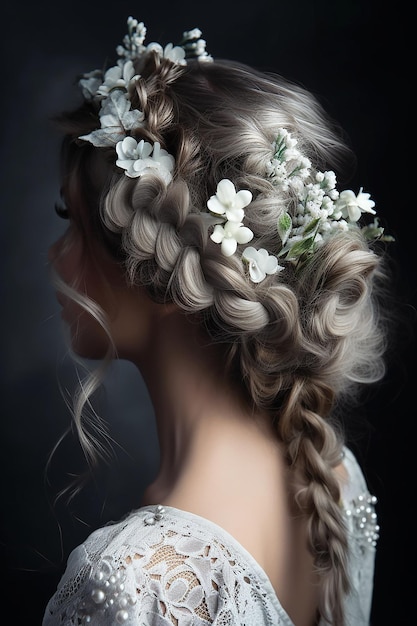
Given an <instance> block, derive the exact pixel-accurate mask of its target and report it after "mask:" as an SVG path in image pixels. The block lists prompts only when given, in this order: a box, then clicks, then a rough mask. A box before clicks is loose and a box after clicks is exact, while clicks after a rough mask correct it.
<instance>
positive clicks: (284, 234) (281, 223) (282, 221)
mask: <svg viewBox="0 0 417 626" xmlns="http://www.w3.org/2000/svg"><path fill="white" fill-rule="evenodd" d="M277 226H278V235H279V236H280V238H281V241H282V245H284V244H285V242H286V241H287V239H288V237H289V234H290V232H291V229H292V219H291V215H289V213H287V212H286V211H285V212H284V213H282V215H280V216H279V218H278V225H277Z"/></svg>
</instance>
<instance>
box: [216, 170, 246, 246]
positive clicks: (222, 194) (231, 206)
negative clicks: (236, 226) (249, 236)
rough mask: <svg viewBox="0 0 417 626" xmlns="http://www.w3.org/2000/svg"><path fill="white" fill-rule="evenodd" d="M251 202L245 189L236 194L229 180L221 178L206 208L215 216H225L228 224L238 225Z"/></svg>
mask: <svg viewBox="0 0 417 626" xmlns="http://www.w3.org/2000/svg"><path fill="white" fill-rule="evenodd" d="M251 201H252V193H251V192H250V191H248V190H247V189H241V191H238V192H236V188H235V186H234V184H233V183H232V181H231V180H229V179H228V178H223V180H221V181H220V182H219V184H218V185H217V190H216V194H215V195H214V196H211V198H209V200H208V201H207V206H208V208H209V210H210V211H211V212H212V213H215V214H216V215H225V217H226V219H227V220H229V221H230V222H237V223H240V222H241V221H242V220H243V217H244V215H245V213H244V211H243V208H244V207H245V206H248V204H250V203H251ZM243 243H245V242H243Z"/></svg>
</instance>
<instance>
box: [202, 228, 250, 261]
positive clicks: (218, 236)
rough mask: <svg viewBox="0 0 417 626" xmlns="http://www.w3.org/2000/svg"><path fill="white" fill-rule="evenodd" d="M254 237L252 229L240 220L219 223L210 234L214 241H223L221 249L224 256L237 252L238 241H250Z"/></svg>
mask: <svg viewBox="0 0 417 626" xmlns="http://www.w3.org/2000/svg"><path fill="white" fill-rule="evenodd" d="M252 237H253V232H252V231H251V229H250V228H247V227H246V226H243V225H242V223H240V222H226V223H225V224H224V225H221V224H217V226H215V227H214V230H213V232H212V234H211V235H210V239H211V240H212V241H214V242H215V243H221V251H222V254H224V256H232V254H234V253H235V252H236V248H237V244H238V243H248V242H249V241H250V240H251V239H252Z"/></svg>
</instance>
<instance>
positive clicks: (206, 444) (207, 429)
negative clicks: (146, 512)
mask: <svg viewBox="0 0 417 626" xmlns="http://www.w3.org/2000/svg"><path fill="white" fill-rule="evenodd" d="M154 330H155V332H153V335H152V336H153V342H152V346H151V347H150V348H149V350H147V354H142V355H141V356H140V359H138V363H137V364H138V366H139V368H140V371H141V373H142V375H143V377H144V380H145V383H146V385H147V387H148V390H149V393H150V397H151V400H152V403H153V407H154V411H155V417H156V421H157V432H158V439H159V446H160V468H159V472H158V475H157V477H156V479H155V481H154V483H153V484H152V485H151V486H150V487H149V488H148V490H147V491H146V492H145V496H144V500H145V502H144V503H150V502H160V501H164V502H165V503H168V502H171V503H173V502H177V503H180V502H181V503H184V502H187V501H192V502H194V504H196V503H197V501H198V500H199V499H201V497H203V496H202V494H204V493H206V494H207V493H209V492H211V493H215V494H217V496H220V491H222V490H223V491H224V493H223V496H222V497H225V498H226V497H227V496H230V491H231V490H233V491H234V497H235V498H236V497H237V496H238V494H239V489H240V490H241V486H242V485H245V489H244V494H243V493H242V497H243V495H245V497H248V496H249V495H250V493H252V497H253V491H254V490H256V485H259V481H260V480H262V479H263V480H265V476H266V475H268V474H269V475H270V476H271V477H272V476H273V475H275V477H276V468H277V456H278V455H277V450H278V442H277V440H276V436H275V434H274V432H273V428H272V425H271V424H270V421H269V419H268V416H266V415H264V414H262V413H261V412H260V411H258V412H253V411H252V410H251V407H249V406H248V404H247V402H246V401H245V399H244V394H243V393H242V392H241V391H240V390H238V389H237V388H236V386H234V385H232V383H231V382H230V381H229V380H228V379H227V378H226V377H225V376H224V374H223V371H224V354H223V350H222V347H221V346H220V345H216V344H214V343H212V342H210V340H209V339H208V337H207V335H206V333H205V331H204V329H203V328H201V327H200V326H198V325H196V324H195V323H194V322H193V321H191V320H190V319H188V318H187V317H186V316H184V315H182V314H179V313H172V314H170V315H167V316H165V317H164V318H163V320H162V323H161V322H157V328H156V329H154ZM213 485H216V488H215V489H211V487H212V486H213ZM199 494H200V495H199ZM179 508H181V507H179Z"/></svg>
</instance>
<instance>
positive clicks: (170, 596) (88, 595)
mask: <svg viewBox="0 0 417 626" xmlns="http://www.w3.org/2000/svg"><path fill="white" fill-rule="evenodd" d="M345 465H346V468H347V470H348V473H349V476H350V482H349V485H348V486H347V488H346V493H344V503H345V510H346V518H347V522H348V526H349V532H350V541H351V575H352V581H353V591H352V593H351V595H350V596H349V597H348V598H347V601H346V614H347V623H348V624H349V625H351V626H366V625H367V624H369V615H370V608H371V600H372V587H373V586H372V580H373V568H374V558H375V545H374V543H375V542H373V541H371V540H370V537H372V536H373V535H372V532H373V531H374V530H375V528H374V527H373V526H372V524H374V525H375V518H374V517H373V515H372V513H373V505H372V504H369V502H368V500H369V494H368V493H367V491H366V485H365V481H364V478H363V475H362V472H361V470H360V469H359V466H358V465H357V463H356V460H355V459H354V457H353V455H352V453H351V452H350V451H349V450H346V456H345ZM358 502H359V503H362V502H366V507H365V508H366V511H367V513H368V518H369V524H366V523H365V524H364V523H363V520H364V519H365V518H364V515H363V509H362V508H361V506H358ZM84 624H85V625H87V624H88V625H90V626H96V625H97V626H98V625H100V626H110V625H112V626H114V625H117V624H126V625H129V626H208V625H211V624H213V625H215V626H226V625H227V626H230V625H234V626H251V625H253V626H293V623H292V621H291V619H290V618H289V616H288V615H287V613H286V612H285V611H284V609H283V607H282V606H281V604H280V601H279V599H278V598H277V596H276V593H275V591H274V589H273V587H272V585H271V583H270V581H269V579H268V577H267V575H266V573H265V572H264V570H263V569H262V568H261V567H260V566H259V564H258V563H257V562H256V561H255V559H254V558H253V557H252V556H251V555H250V554H249V553H248V552H247V551H246V550H245V549H244V548H243V546H241V545H240V544H239V543H238V542H237V541H236V540H235V539H234V538H233V537H232V536H231V535H230V534H228V533H227V532H226V531H225V530H223V529H222V528H220V527H219V526H217V525H216V524H214V523H213V522H210V521H208V520H206V519H203V518H201V517H199V516H197V515H194V514H192V513H188V512H185V511H181V510H179V509H175V508H172V507H166V508H165V509H163V508H162V507H143V508H140V509H138V510H137V511H134V512H132V513H131V514H129V516H128V517H126V519H124V520H122V521H120V522H118V523H112V524H109V525H107V526H104V527H103V528H100V529H98V530H96V531H95V532H93V533H92V534H91V535H90V536H89V537H88V538H87V540H86V541H85V542H84V543H83V544H81V545H80V546H78V547H77V548H75V549H74V550H73V552H72V553H71V555H70V557H69V559H68V563H67V568H66V571H65V573H64V575H63V577H62V579H61V581H60V584H59V586H58V589H57V591H56V593H55V594H54V596H53V597H52V598H51V599H50V601H49V603H48V605H47V607H46V610H45V615H44V619H43V624H42V626H75V625H77V626H80V625H84ZM323 626H324V625H323Z"/></svg>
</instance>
